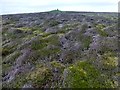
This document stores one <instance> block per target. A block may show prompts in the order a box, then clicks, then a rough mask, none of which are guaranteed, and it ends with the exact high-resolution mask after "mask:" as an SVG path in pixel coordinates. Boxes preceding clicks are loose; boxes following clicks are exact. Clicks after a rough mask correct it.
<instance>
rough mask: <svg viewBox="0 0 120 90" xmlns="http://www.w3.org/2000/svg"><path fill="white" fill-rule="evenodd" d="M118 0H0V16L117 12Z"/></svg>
mask: <svg viewBox="0 0 120 90" xmlns="http://www.w3.org/2000/svg"><path fill="white" fill-rule="evenodd" d="M118 1H119V0H0V7H1V9H0V14H14V13H30V12H43V11H50V10H54V9H59V10H62V11H94V12H117V11H118Z"/></svg>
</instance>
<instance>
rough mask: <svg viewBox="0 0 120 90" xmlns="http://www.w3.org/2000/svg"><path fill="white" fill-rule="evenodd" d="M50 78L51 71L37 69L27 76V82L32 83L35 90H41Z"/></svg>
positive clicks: (43, 68) (41, 68) (44, 68)
mask: <svg viewBox="0 0 120 90" xmlns="http://www.w3.org/2000/svg"><path fill="white" fill-rule="evenodd" d="M51 78H52V73H51V70H50V69H48V68H46V67H37V68H36V70H35V71H33V72H31V73H30V74H29V75H28V76H27V80H30V81H32V84H33V86H34V87H35V88H41V87H42V86H43V85H45V84H46V83H49V82H50V80H51Z"/></svg>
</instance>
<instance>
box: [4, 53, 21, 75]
mask: <svg viewBox="0 0 120 90" xmlns="http://www.w3.org/2000/svg"><path fill="white" fill-rule="evenodd" d="M20 54H21V53H20V52H17V51H15V52H14V53H12V54H10V55H8V56H7V57H5V58H4V59H3V60H2V74H3V75H5V74H6V73H7V72H8V71H9V70H10V68H11V66H12V65H13V64H14V62H15V60H16V59H17V58H18V56H19V55H20Z"/></svg>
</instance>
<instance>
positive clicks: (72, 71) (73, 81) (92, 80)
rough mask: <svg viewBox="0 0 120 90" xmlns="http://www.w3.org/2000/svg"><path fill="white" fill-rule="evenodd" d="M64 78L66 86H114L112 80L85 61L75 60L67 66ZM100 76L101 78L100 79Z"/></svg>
mask: <svg viewBox="0 0 120 90" xmlns="http://www.w3.org/2000/svg"><path fill="white" fill-rule="evenodd" d="M68 72H69V73H68V75H67V77H66V80H65V87H67V88H114V87H116V85H115V84H114V83H113V81H112V80H110V79H109V78H107V76H105V75H104V74H101V73H100V72H99V71H98V70H97V69H96V68H95V67H94V66H93V65H91V64H90V63H88V62H87V61H81V62H77V63H76V64H75V65H72V66H70V67H69V68H68ZM101 78H102V79H101Z"/></svg>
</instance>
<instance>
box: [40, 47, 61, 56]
mask: <svg viewBox="0 0 120 90" xmlns="http://www.w3.org/2000/svg"><path fill="white" fill-rule="evenodd" d="M58 53H60V48H54V49H47V48H44V49H41V50H39V54H40V56H41V57H45V56H50V55H56V54H58Z"/></svg>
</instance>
